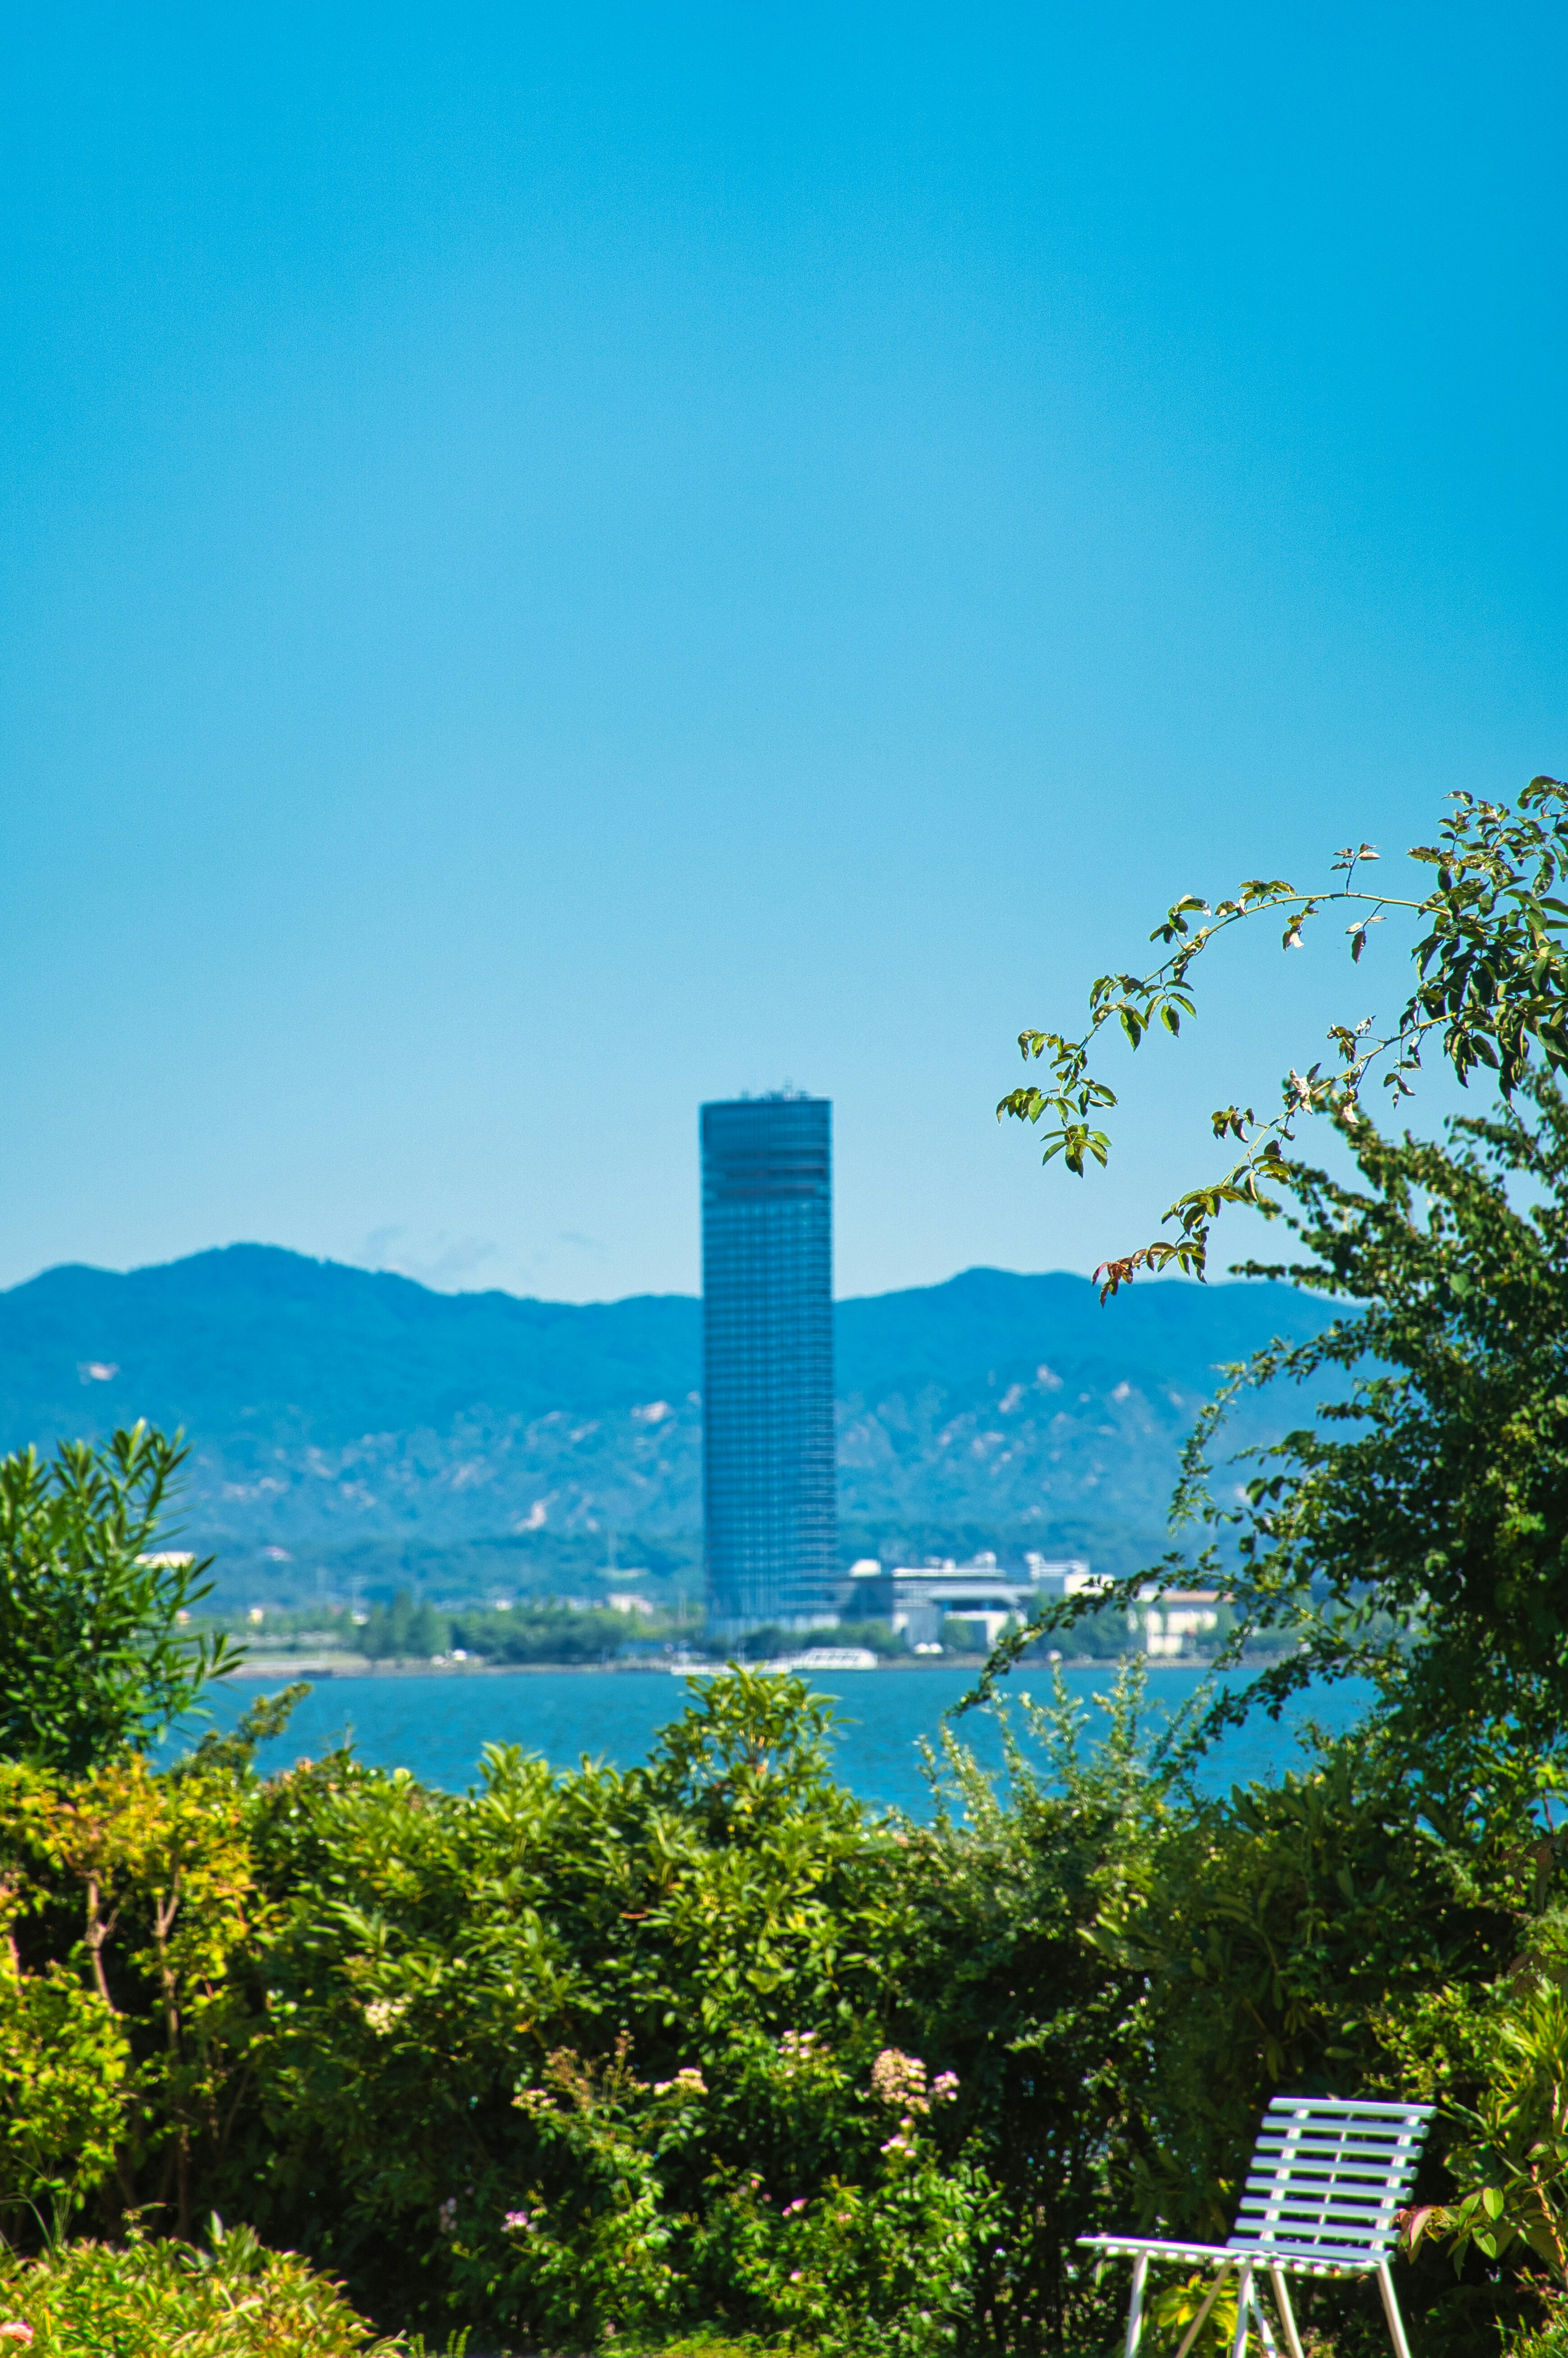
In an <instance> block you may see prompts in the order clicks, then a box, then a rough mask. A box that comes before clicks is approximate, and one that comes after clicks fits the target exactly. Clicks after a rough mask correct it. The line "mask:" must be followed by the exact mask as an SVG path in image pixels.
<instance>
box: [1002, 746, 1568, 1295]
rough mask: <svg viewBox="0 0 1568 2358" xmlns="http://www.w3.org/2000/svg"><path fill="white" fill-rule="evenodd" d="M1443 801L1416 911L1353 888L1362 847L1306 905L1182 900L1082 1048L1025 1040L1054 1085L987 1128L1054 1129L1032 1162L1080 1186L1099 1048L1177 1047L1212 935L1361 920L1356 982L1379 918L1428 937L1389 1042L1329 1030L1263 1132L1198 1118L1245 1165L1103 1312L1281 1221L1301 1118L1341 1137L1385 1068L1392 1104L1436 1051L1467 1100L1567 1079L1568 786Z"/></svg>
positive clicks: (1180, 1205) (1240, 1120) (1020, 1096)
mask: <svg viewBox="0 0 1568 2358" xmlns="http://www.w3.org/2000/svg"><path fill="white" fill-rule="evenodd" d="M1452 799H1453V802H1454V813H1453V816H1452V817H1449V818H1448V819H1446V820H1445V821H1444V825H1443V827H1442V828H1441V829H1440V831H1439V839H1438V841H1437V843H1436V844H1434V845H1429V844H1417V845H1415V846H1414V847H1413V848H1412V849H1411V853H1410V857H1411V859H1412V860H1419V861H1421V862H1422V863H1423V864H1424V865H1426V866H1428V867H1431V868H1434V869H1435V870H1436V871H1437V873H1436V881H1435V882H1434V883H1433V889H1432V890H1431V892H1428V893H1426V894H1425V895H1424V896H1423V897H1422V898H1419V899H1417V898H1411V897H1407V896H1403V895H1400V894H1398V893H1394V892H1369V891H1367V890H1365V889H1363V888H1362V886H1361V885H1360V883H1359V882H1358V878H1359V873H1360V871H1361V870H1362V869H1363V868H1364V867H1365V866H1367V865H1368V863H1370V862H1372V861H1375V860H1377V859H1378V857H1379V854H1378V851H1377V849H1376V847H1375V846H1374V845H1372V844H1369V843H1363V844H1360V845H1358V846H1349V845H1347V846H1346V848H1345V849H1343V850H1341V851H1340V852H1339V853H1337V854H1336V857H1335V859H1334V860H1333V861H1332V862H1331V863H1330V873H1331V875H1334V876H1337V877H1339V878H1341V879H1342V880H1343V881H1342V882H1338V883H1335V884H1332V885H1329V886H1325V887H1324V888H1322V889H1319V890H1316V891H1314V892H1299V891H1298V890H1297V889H1296V887H1295V886H1294V885H1292V883H1290V882H1288V881H1287V880H1286V879H1284V878H1282V877H1271V878H1260V877H1252V878H1249V880H1248V881H1247V882H1244V883H1243V884H1242V885H1241V886H1240V887H1239V889H1238V892H1237V894H1236V896H1235V897H1234V898H1233V899H1230V900H1225V901H1220V902H1218V903H1217V904H1215V905H1214V906H1213V907H1211V906H1210V904H1209V903H1207V902H1206V901H1204V900H1201V899H1199V898H1198V896H1197V895H1196V894H1195V893H1190V892H1189V893H1185V894H1184V895H1183V897H1182V898H1181V899H1180V900H1179V901H1176V902H1174V903H1173V904H1172V906H1171V907H1170V908H1169V909H1168V910H1167V911H1166V913H1165V916H1164V919H1163V921H1162V923H1161V924H1160V925H1156V926H1155V928H1154V930H1153V932H1152V934H1151V935H1150V937H1149V938H1150V940H1151V941H1152V942H1157V943H1160V944H1162V946H1163V947H1164V949H1165V951H1166V953H1167V955H1166V956H1165V957H1163V958H1162V961H1161V962H1160V964H1159V965H1158V966H1156V967H1154V968H1151V969H1150V970H1149V971H1148V972H1147V973H1144V974H1141V975H1134V974H1108V975H1100V976H1098V978H1097V979H1096V980H1095V981H1094V982H1093V983H1092V984H1091V985H1090V988H1089V1007H1088V1017H1089V1020H1088V1024H1087V1029H1086V1030H1085V1031H1084V1032H1083V1033H1081V1034H1080V1035H1079V1036H1078V1037H1077V1038H1076V1039H1074V1038H1069V1037H1068V1036H1067V1035H1066V1034H1065V1033H1060V1032H1047V1031H1026V1032H1022V1033H1020V1034H1019V1040H1018V1045H1019V1051H1020V1054H1021V1055H1022V1057H1023V1060H1024V1062H1025V1063H1026V1064H1029V1063H1040V1062H1044V1063H1046V1064H1047V1065H1048V1066H1049V1078H1048V1079H1047V1080H1046V1081H1045V1083H1044V1086H1042V1085H1041V1084H1040V1083H1038V1082H1033V1083H1030V1084H1028V1085H1026V1086H1025V1087H1022V1088H1017V1089H1013V1090H1011V1091H1010V1093H1009V1094H1008V1095H1007V1096H1006V1097H1004V1098H1002V1100H1001V1102H1000V1105H999V1106H998V1107H997V1118H998V1120H1000V1119H1001V1117H1002V1116H1003V1115H1004V1114H1008V1115H1011V1117H1012V1118H1013V1119H1014V1120H1019V1121H1027V1122H1032V1123H1038V1122H1040V1121H1042V1120H1049V1122H1050V1124H1051V1127H1050V1128H1048V1129H1047V1130H1046V1132H1045V1138H1044V1156H1043V1158H1042V1160H1043V1161H1044V1162H1046V1163H1049V1162H1051V1161H1052V1160H1053V1159H1054V1157H1055V1156H1056V1155H1058V1154H1059V1155H1061V1157H1062V1158H1063V1160H1064V1162H1065V1164H1066V1166H1067V1168H1068V1170H1069V1171H1071V1172H1073V1173H1074V1174H1075V1175H1076V1176H1077V1177H1078V1178H1082V1177H1083V1175H1084V1172H1085V1168H1086V1163H1087V1161H1088V1160H1090V1159H1092V1160H1093V1161H1094V1162H1096V1163H1098V1164H1099V1165H1100V1166H1101V1167H1102V1168H1103V1167H1104V1165H1105V1164H1106V1163H1107V1162H1108V1158H1109V1154H1110V1143H1111V1142H1110V1138H1109V1135H1108V1132H1107V1131H1106V1130H1104V1129H1102V1128H1100V1127H1098V1117H1099V1116H1101V1115H1102V1114H1104V1113H1106V1112H1108V1110H1109V1109H1111V1108H1112V1107H1114V1106H1115V1105H1116V1103H1117V1096H1116V1092H1115V1090H1114V1089H1113V1088H1112V1087H1110V1086H1109V1084H1108V1082H1106V1081H1105V1080H1103V1079H1102V1078H1100V1076H1098V1074H1097V1073H1096V1072H1094V1071H1093V1070H1092V1069H1091V1062H1090V1060H1091V1055H1092V1054H1093V1052H1094V1049H1095V1046H1096V1044H1097V1042H1098V1038H1099V1035H1100V1033H1101V1032H1103V1031H1104V1030H1105V1029H1106V1027H1107V1026H1108V1025H1112V1026H1115V1027H1117V1028H1119V1030H1120V1032H1121V1033H1122V1035H1123V1036H1124V1037H1125V1039H1126V1040H1127V1042H1128V1044H1129V1045H1130V1046H1131V1047H1132V1048H1134V1049H1136V1048H1138V1047H1140V1046H1141V1044H1142V1043H1143V1041H1144V1040H1145V1039H1146V1038H1147V1037H1148V1035H1149V1033H1152V1032H1153V1031H1155V1030H1162V1031H1164V1032H1167V1033H1170V1034H1171V1036H1172V1037H1173V1038H1175V1037H1177V1036H1178V1035H1179V1034H1180V1032H1181V1028H1182V1019H1183V1017H1184V1016H1188V1017H1190V1016H1193V1015H1195V1012H1196V1005H1197V1002H1196V1000H1195V995H1194V984H1193V982H1192V979H1191V976H1192V969H1193V968H1194V966H1195V963H1196V961H1197V959H1198V958H1199V957H1201V956H1202V955H1203V953H1204V952H1205V951H1206V949H1207V948H1208V947H1209V946H1210V945H1211V944H1212V943H1213V942H1214V941H1216V940H1217V938H1218V937H1219V936H1221V935H1223V934H1225V933H1227V932H1229V931H1231V930H1232V929H1233V928H1234V927H1236V926H1238V925H1244V924H1247V923H1249V921H1251V920H1253V919H1256V918H1259V917H1267V916H1270V915H1280V914H1282V916H1283V931H1282V933H1281V947H1282V948H1284V949H1287V950H1291V949H1300V948H1301V947H1302V946H1303V934H1304V929H1305V927H1306V926H1307V925H1309V924H1311V923H1312V922H1313V921H1314V919H1315V918H1318V917H1320V916H1322V915H1323V914H1324V913H1325V911H1326V910H1328V909H1330V908H1333V907H1336V906H1341V907H1351V908H1353V909H1354V910H1355V912H1356V914H1355V915H1354V916H1353V918H1352V920H1351V922H1350V924H1349V925H1346V929H1345V930H1346V935H1347V936H1348V939H1349V948H1350V956H1351V960H1352V963H1353V964H1358V963H1359V961H1360V958H1361V956H1362V953H1363V951H1364V950H1365V949H1366V946H1367V941H1368V934H1369V931H1370V928H1371V927H1372V926H1373V925H1381V924H1382V923H1383V922H1384V921H1385V919H1386V918H1387V916H1388V915H1389V914H1390V912H1391V911H1394V910H1403V911H1408V912H1410V913H1411V914H1413V915H1414V916H1415V917H1416V918H1417V919H1418V920H1423V921H1424V924H1425V930H1424V932H1423V933H1422V935H1421V936H1420V938H1419V939H1418V940H1417V941H1416V943H1415V945H1414V947H1413V949H1412V951H1411V958H1412V961H1413V964H1414V967H1415V976H1416V979H1415V985H1414V988H1413V990H1411V995H1410V998H1409V999H1408V1000H1407V1001H1406V1003H1405V1005H1404V1007H1403V1009H1402V1010H1401V1011H1400V1016H1399V1019H1398V1021H1397V1022H1396V1023H1395V1024H1394V1025H1393V1027H1392V1029H1391V1030H1389V1031H1387V1032H1384V1033H1378V1032H1376V1031H1374V1029H1373V1025H1372V1019H1371V1018H1370V1017H1369V1016H1368V1017H1362V1018H1361V1019H1360V1020H1359V1021H1358V1022H1355V1023H1334V1024H1331V1025H1330V1026H1329V1030H1328V1039H1329V1043H1330V1045H1331V1047H1332V1049H1333V1051H1334V1055H1333V1056H1332V1057H1330V1058H1329V1059H1327V1060H1322V1059H1320V1060H1319V1062H1317V1063H1316V1064H1314V1065H1311V1066H1309V1068H1308V1069H1307V1070H1306V1071H1305V1072H1298V1071H1296V1070H1295V1068H1294V1067H1293V1066H1292V1070H1291V1072H1290V1074H1289V1076H1288V1077H1287V1078H1286V1079H1285V1081H1284V1082H1283V1083H1282V1084H1281V1108H1280V1110H1279V1112H1278V1113H1276V1114H1273V1115H1272V1116H1269V1117H1267V1118H1265V1117H1263V1116H1260V1114H1258V1113H1257V1112H1256V1111H1255V1110H1254V1109H1253V1108H1252V1107H1251V1106H1247V1107H1241V1106H1238V1105H1228V1106H1222V1107H1219V1108H1217V1109H1216V1110H1215V1112H1214V1113H1213V1114H1212V1115H1211V1117H1210V1120H1211V1123H1212V1126H1213V1131H1214V1136H1215V1138H1216V1140H1217V1141H1218V1140H1224V1139H1231V1140H1234V1141H1235V1142H1236V1144H1237V1145H1238V1147H1239V1148H1240V1150H1241V1151H1240V1153H1239V1155H1238V1159H1237V1160H1236V1161H1235V1162H1234V1163H1232V1164H1231V1166H1230V1168H1229V1169H1228V1170H1227V1171H1226V1172H1224V1173H1223V1174H1221V1175H1220V1176H1218V1177H1217V1178H1214V1179H1210V1180H1207V1181H1206V1182H1204V1183H1203V1184H1201V1185H1199V1186H1196V1187H1193V1188H1189V1189H1188V1190H1187V1191H1186V1193H1185V1194H1184V1195H1179V1196H1177V1198H1176V1200H1175V1201H1174V1203H1173V1204H1172V1205H1171V1206H1170V1208H1169V1210H1168V1211H1167V1212H1166V1213H1165V1214H1164V1216H1163V1220H1162V1226H1173V1228H1174V1230H1175V1233H1174V1235H1173V1237H1158V1238H1154V1239H1153V1241H1152V1242H1151V1243H1149V1244H1145V1245H1141V1246H1139V1247H1138V1248H1137V1249H1136V1250H1134V1251H1131V1252H1128V1253H1123V1254H1120V1255H1118V1256H1116V1257H1115V1258H1113V1259H1111V1260H1107V1261H1104V1262H1102V1263H1101V1265H1100V1267H1099V1268H1098V1270H1097V1271H1096V1272H1095V1274H1096V1276H1097V1277H1098V1278H1099V1279H1100V1280H1101V1281H1102V1283H1101V1288H1100V1299H1101V1301H1102V1302H1103V1301H1105V1300H1106V1299H1107V1298H1108V1296H1110V1295H1111V1294H1114V1293H1118V1292H1119V1290H1120V1288H1121V1287H1122V1286H1123V1285H1126V1284H1130V1282H1131V1281H1132V1279H1133V1278H1134V1277H1135V1276H1136V1275H1137V1273H1138V1271H1140V1270H1150V1271H1157V1270H1162V1269H1165V1268H1168V1267H1170V1266H1172V1265H1174V1266H1175V1267H1176V1268H1177V1269H1179V1270H1181V1271H1183V1272H1184V1274H1186V1275H1188V1276H1191V1277H1197V1278H1202V1277H1203V1276H1204V1274H1205V1271H1206V1262H1207V1256H1208V1244H1209V1238H1210V1235H1211V1233H1212V1230H1213V1227H1214V1223H1215V1221H1216V1220H1217V1218H1218V1217H1219V1215H1220V1213H1221V1212H1222V1211H1223V1209H1224V1207H1225V1206H1226V1205H1227V1204H1249V1205H1251V1206H1254V1207H1255V1208H1257V1209H1260V1210H1263V1211H1267V1212H1271V1211H1273V1210H1275V1209H1277V1208H1278V1206H1277V1203H1276V1200H1275V1199H1274V1198H1273V1197H1272V1196H1271V1195H1268V1194H1267V1193H1266V1192H1265V1190H1266V1188H1267V1187H1268V1186H1269V1184H1271V1182H1273V1181H1275V1180H1277V1179H1278V1177H1279V1176H1280V1174H1281V1170H1282V1167H1283V1164H1284V1160H1285V1150H1286V1148H1287V1147H1288V1146H1289V1145H1290V1144H1291V1143H1292V1141H1293V1140H1294V1138H1295V1135H1296V1127H1297V1124H1298V1123H1299V1121H1300V1120H1301V1119H1302V1117H1303V1115H1304V1114H1308V1113H1324V1112H1327V1113H1332V1114H1334V1115H1336V1117H1337V1118H1338V1119H1339V1120H1341V1121H1342V1122H1345V1123H1346V1125H1347V1126H1352V1127H1353V1126H1354V1124H1355V1122H1356V1120H1357V1112H1356V1109H1357V1103H1358V1100H1359V1098H1360V1094H1361V1091H1362V1088H1363V1087H1364V1086H1365V1084H1366V1082H1367V1080H1368V1077H1369V1076H1371V1074H1372V1072H1373V1070H1374V1068H1375V1067H1377V1066H1379V1065H1381V1066H1383V1067H1384V1070H1383V1072H1382V1080H1383V1086H1384V1087H1386V1088H1388V1089H1389V1090H1390V1091H1391V1092H1392V1094H1393V1096H1394V1098H1395V1100H1396V1102H1397V1101H1398V1100H1399V1099H1400V1098H1406V1097H1409V1096H1410V1095H1411V1093H1412V1082H1411V1076H1413V1075H1414V1074H1415V1073H1416V1072H1417V1071H1419V1069H1420V1067H1421V1062H1422V1049H1423V1047H1424V1046H1425V1045H1426V1044H1427V1043H1428V1042H1429V1040H1430V1038H1431V1036H1432V1034H1433V1033H1437V1034H1438V1037H1439V1041H1440V1044H1441V1047H1442V1052H1443V1054H1444V1055H1445V1056H1446V1058H1447V1060H1448V1062H1449V1064H1450V1065H1452V1066H1453V1068H1454V1072H1455V1074H1456V1075H1457V1076H1458V1078H1459V1080H1460V1082H1461V1083H1462V1084H1467V1082H1468V1079H1469V1076H1470V1075H1471V1073H1472V1072H1474V1071H1475V1070H1476V1068H1477V1067H1480V1068H1482V1069H1485V1070H1488V1071H1490V1072H1493V1073H1495V1074H1496V1075H1497V1077H1498V1086H1499V1087H1500V1088H1501V1089H1502V1091H1503V1094H1504V1096H1505V1097H1506V1096H1508V1095H1509V1094H1510V1093H1511V1092H1512V1090H1513V1089H1514V1088H1515V1087H1517V1086H1518V1084H1519V1081H1520V1080H1521V1079H1522V1077H1523V1076H1524V1074H1525V1073H1526V1071H1527V1070H1528V1069H1529V1067H1530V1062H1531V1058H1532V1056H1533V1055H1537V1054H1539V1055H1540V1056H1541V1058H1542V1059H1543V1060H1544V1062H1545V1064H1546V1065H1547V1067H1548V1068H1549V1069H1562V1068H1563V1067H1565V1066H1568V946H1564V944H1563V940H1562V938H1561V937H1562V936H1563V934H1564V932H1568V901H1565V900H1563V899H1560V898H1557V897H1555V894H1554V891H1553V888H1554V887H1555V886H1556V885H1557V884H1558V883H1559V882H1562V881H1563V880H1564V879H1568V784H1565V783H1564V782H1563V780H1562V779H1558V778H1548V777H1539V778H1532V779H1531V781H1530V784H1529V785H1528V786H1527V787H1526V788H1525V790H1524V792H1523V794H1522V795H1520V796H1519V808H1518V810H1517V811H1516V810H1513V809H1510V808H1509V806H1508V805H1506V804H1502V803H1492V802H1485V801H1482V800H1480V799H1478V798H1477V797H1476V796H1475V795H1468V794H1458V795H1454V796H1453V798H1452Z"/></svg>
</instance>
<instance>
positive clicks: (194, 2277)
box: [0, 2220, 407, 2358]
mask: <svg viewBox="0 0 1568 2358" xmlns="http://www.w3.org/2000/svg"><path fill="white" fill-rule="evenodd" d="M0 2311H3V2319H0V2347H3V2348H5V2350H7V2351H10V2352H17V2353H19V2352H21V2351H23V2350H27V2351H30V2353H31V2358H68V2353H69V2358H83V2353H88V2352H104V2353H108V2352H113V2353H114V2358H166V2353H168V2352H169V2351H174V2350H178V2352H179V2353H180V2358H252V2353H255V2358H263V2353H265V2358H394V2353H403V2352H404V2351H405V2350H406V2347H407V2345H406V2343H405V2342H402V2341H401V2340H393V2341H384V2342H373V2341H372V2338H371V2335H372V2329H371V2328H370V2327H369V2326H368V2325H367V2324H366V2323H365V2322H364V2320H363V2319H362V2318H361V2317H359V2316H357V2315H356V2314H355V2312H354V2310H353V2309H351V2308H350V2306H349V2303H348V2301H347V2300H346V2299H344V2297H343V2294H342V2293H341V2290H340V2289H339V2288H338V2286H337V2285H335V2284H334V2283H333V2282H332V2281H331V2279H330V2277H323V2276H318V2275H317V2274H316V2273H315V2272H314V2270H312V2269H311V2268H309V2267H308V2266H307V2265H306V2263H305V2262H304V2261H303V2260H302V2259H299V2258H297V2256H296V2255H295V2254H294V2253H292V2252H269V2251H266V2250H265V2249H264V2248H263V2246H262V2245H261V2244H258V2243H257V2242H256V2239H255V2237H254V2235H253V2234H250V2233H249V2231H248V2230H247V2229H245V2228H243V2227H239V2228H235V2229H233V2230H232V2231H230V2232H228V2233H225V2231H224V2229H223V2227H222V2223H221V2222H220V2221H217V2220H214V2221H213V2223H212V2239H211V2249H209V2250H207V2251H200V2250H198V2249H197V2248H195V2247H194V2246H193V2245H191V2244H180V2243H172V2242H170V2243H148V2242H144V2241H142V2240H139V2239H137V2240H134V2241H132V2242H131V2243H129V2244H125V2245H124V2246H123V2247H122V2248H120V2249H118V2250H116V2249H115V2248H114V2247H113V2246H112V2245H110V2244H90V2243H83V2244H62V2245H59V2246H57V2248H56V2249H55V2250H54V2251H52V2252H49V2253H48V2254H46V2255H45V2256H44V2257H42V2258H40V2259H36V2260H24V2259H20V2258H18V2257H17V2256H16V2254H15V2253H13V2252H9V2251H6V2250H5V2249H4V2248H3V2247H0Z"/></svg>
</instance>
